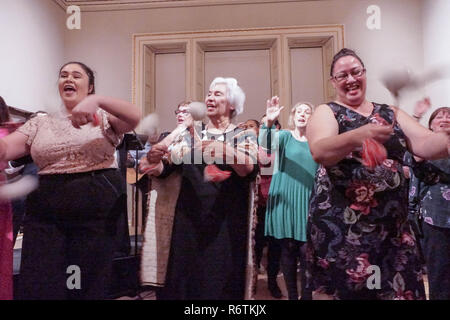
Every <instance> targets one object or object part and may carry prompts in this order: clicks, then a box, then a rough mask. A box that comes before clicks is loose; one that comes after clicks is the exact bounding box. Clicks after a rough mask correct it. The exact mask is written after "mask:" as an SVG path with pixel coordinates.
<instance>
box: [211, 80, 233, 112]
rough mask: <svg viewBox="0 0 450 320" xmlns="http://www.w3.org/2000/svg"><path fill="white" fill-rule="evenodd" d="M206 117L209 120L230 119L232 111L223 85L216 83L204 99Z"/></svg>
mask: <svg viewBox="0 0 450 320" xmlns="http://www.w3.org/2000/svg"><path fill="white" fill-rule="evenodd" d="M205 104H206V115H207V116H208V117H209V118H210V119H214V118H220V117H223V116H225V117H228V118H230V117H231V112H232V111H233V110H234V107H232V106H231V105H230V104H229V103H228V99H227V86H226V85H225V84H224V83H218V84H216V85H215V86H214V87H212V88H211V89H210V90H209V92H208V95H207V96H206V99H205Z"/></svg>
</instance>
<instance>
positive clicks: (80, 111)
mask: <svg viewBox="0 0 450 320" xmlns="http://www.w3.org/2000/svg"><path fill="white" fill-rule="evenodd" d="M98 108H99V101H98V99H97V96H96V95H89V96H87V97H86V98H84V99H83V100H82V101H81V102H80V103H79V104H77V105H76V106H75V108H73V109H72V114H71V115H70V120H71V121H72V125H73V126H74V127H75V128H77V129H79V128H80V127H81V126H84V125H86V124H88V123H89V122H92V123H93V124H94V125H98V118H97V113H96V112H97V109H98Z"/></svg>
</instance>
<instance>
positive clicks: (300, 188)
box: [259, 97, 318, 300]
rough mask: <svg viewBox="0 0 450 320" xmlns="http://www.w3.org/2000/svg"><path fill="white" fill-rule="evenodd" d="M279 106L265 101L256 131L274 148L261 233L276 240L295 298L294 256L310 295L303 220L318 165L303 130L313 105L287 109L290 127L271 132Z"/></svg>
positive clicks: (303, 295) (290, 293)
mask: <svg viewBox="0 0 450 320" xmlns="http://www.w3.org/2000/svg"><path fill="white" fill-rule="evenodd" d="M282 109H283V107H280V106H279V98H278V97H273V98H272V99H271V100H268V101H267V112H266V114H267V120H266V123H265V125H264V126H263V127H262V129H261V130H260V135H259V142H260V144H261V145H262V146H263V147H267V148H269V147H270V149H271V150H272V151H273V152H276V160H275V168H274V174H273V178H272V182H271V184H270V190H269V198H268V201H267V211H266V226H265V234H266V235H267V236H271V237H274V238H275V239H276V241H278V242H279V243H280V246H281V271H282V272H283V276H284V279H285V282H286V288H287V291H288V298H289V300H298V291H297V261H298V260H300V265H301V286H302V288H301V298H302V299H311V291H310V290H309V289H308V288H307V286H306V277H305V272H304V270H305V258H306V246H305V243H306V221H307V216H308V202H309V197H310V194H311V191H312V188H313V185H314V176H315V173H316V170H317V167H318V165H317V163H316V162H314V160H313V158H312V156H311V152H310V151H309V146H308V141H307V140H306V136H305V133H306V124H307V122H308V119H309V117H310V116H311V114H312V111H313V106H312V105H311V104H309V103H297V104H296V105H295V106H294V107H293V108H292V109H291V112H290V116H289V127H290V130H280V131H278V132H275V128H272V125H273V123H274V121H275V120H276V119H277V118H278V116H279V115H280V111H281V110H282ZM268 128H271V129H270V130H269V129H268Z"/></svg>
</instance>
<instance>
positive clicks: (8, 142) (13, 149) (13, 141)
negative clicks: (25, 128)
mask: <svg viewBox="0 0 450 320" xmlns="http://www.w3.org/2000/svg"><path fill="white" fill-rule="evenodd" d="M27 139H28V137H27V136H26V135H24V134H23V133H20V132H13V133H11V134H9V135H7V136H6V137H4V138H2V139H0V160H3V161H9V160H14V159H17V158H21V157H23V156H26V155H27V154H29V149H28V145H27V143H26V142H27Z"/></svg>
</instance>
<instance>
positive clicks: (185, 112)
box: [175, 110, 189, 115]
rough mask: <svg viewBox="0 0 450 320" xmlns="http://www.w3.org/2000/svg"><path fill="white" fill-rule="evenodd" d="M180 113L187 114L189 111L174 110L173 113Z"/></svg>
mask: <svg viewBox="0 0 450 320" xmlns="http://www.w3.org/2000/svg"><path fill="white" fill-rule="evenodd" d="M180 113H184V114H188V113H189V111H187V110H175V115H179V114H180Z"/></svg>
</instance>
